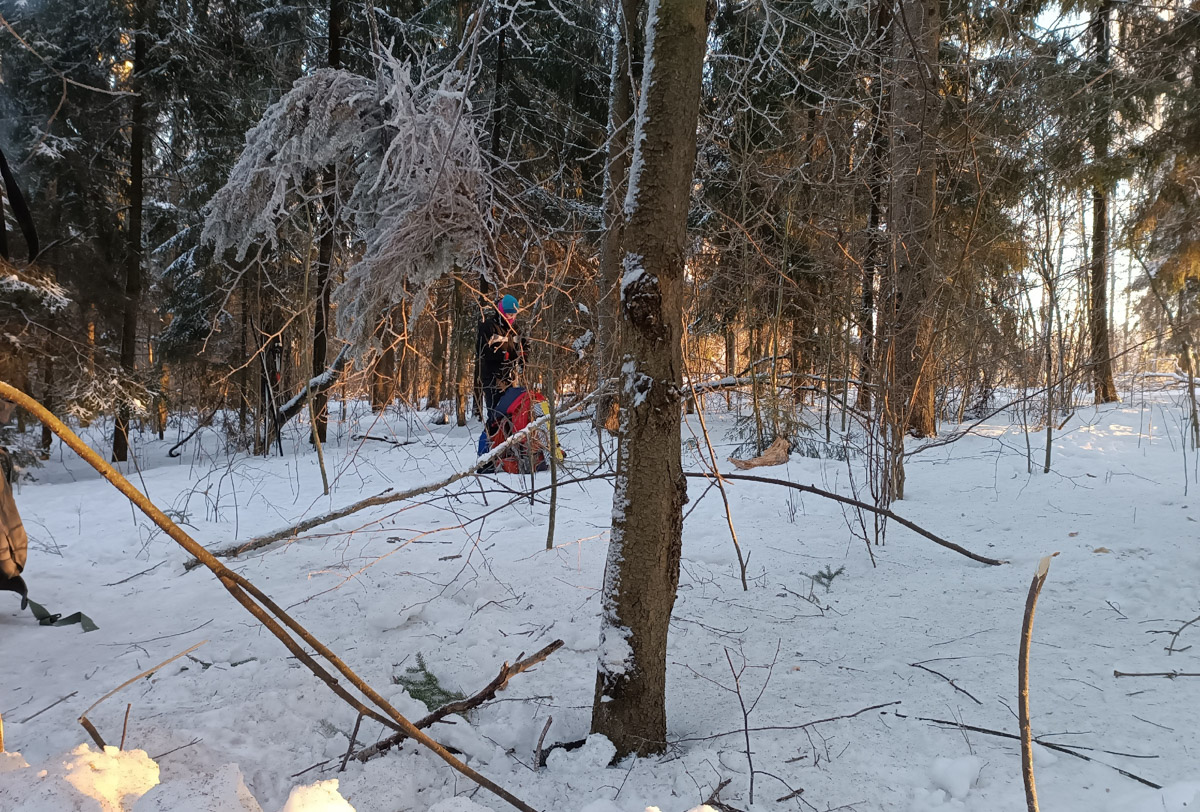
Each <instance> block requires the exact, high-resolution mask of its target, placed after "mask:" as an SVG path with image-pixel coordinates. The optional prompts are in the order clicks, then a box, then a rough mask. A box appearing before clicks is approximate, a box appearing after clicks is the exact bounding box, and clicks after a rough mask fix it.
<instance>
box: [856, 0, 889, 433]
mask: <svg viewBox="0 0 1200 812" xmlns="http://www.w3.org/2000/svg"><path fill="white" fill-rule="evenodd" d="M875 14H876V17H875V38H876V42H879V43H881V48H882V43H884V42H886V35H887V29H888V26H889V25H890V24H891V20H892V8H891V4H890V2H880V3H876V4H875ZM873 57H874V58H875V59H877V60H878V61H877V65H878V71H879V72H878V76H877V82H878V88H879V89H878V92H877V93H876V94H875V100H874V101H875V109H874V114H873V115H872V117H871V126H872V132H871V145H870V147H869V150H870V151H869V152H868V154H867V173H868V180H867V182H868V183H869V184H870V193H871V204H870V209H869V210H868V211H867V248H866V252H865V256H864V257H863V268H862V300H861V302H860V304H859V330H860V331H861V338H862V346H861V347H860V350H859V373H858V379H859V384H858V398H857V402H856V405H857V407H858V408H859V410H861V411H863V412H869V411H870V410H871V386H870V384H871V378H872V375H871V372H872V370H873V369H874V365H875V280H876V279H877V278H878V277H879V276H880V275H881V273H882V269H883V266H884V256H885V249H886V246H885V241H884V236H883V233H882V232H881V231H880V226H881V225H882V220H883V202H884V201H883V196H884V180H885V177H886V162H887V156H886V152H887V136H888V128H887V121H886V116H887V82H885V81H883V74H884V68H885V63H886V58H885V56H884V54H882V53H878V52H874V53H873Z"/></svg>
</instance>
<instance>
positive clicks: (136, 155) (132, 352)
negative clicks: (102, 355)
mask: <svg viewBox="0 0 1200 812" xmlns="http://www.w3.org/2000/svg"><path fill="white" fill-rule="evenodd" d="M145 2H146V0H137V4H136V5H135V6H134V8H133V15H134V20H133V27H134V28H135V29H138V30H137V33H135V34H134V38H133V68H132V69H131V70H130V72H129V78H130V84H131V85H132V90H133V93H131V94H130V97H129V98H130V106H131V112H130V136H129V213H128V220H127V222H128V228H127V231H126V232H125V238H126V253H125V312H124V315H123V318H122V324H121V369H123V370H124V371H125V374H126V375H127V376H129V377H132V376H133V374H134V371H135V370H136V368H137V333H138V311H139V310H140V309H141V304H142V205H143V202H144V200H145V182H144V173H145V164H146V100H145V96H144V95H143V94H142V92H141V91H142V82H141V79H142V75H143V74H144V72H145V70H146V50H147V43H146V34H145V33H143V32H142V31H141V30H140V29H141V27H142V21H143V20H144V19H145V8H144V7H143V4H144V3H145ZM112 458H113V460H114V461H115V462H125V460H127V459H128V458H129V404H128V402H126V401H125V400H122V402H121V403H120V405H118V407H117V418H116V423H115V424H114V426H113V446H112Z"/></svg>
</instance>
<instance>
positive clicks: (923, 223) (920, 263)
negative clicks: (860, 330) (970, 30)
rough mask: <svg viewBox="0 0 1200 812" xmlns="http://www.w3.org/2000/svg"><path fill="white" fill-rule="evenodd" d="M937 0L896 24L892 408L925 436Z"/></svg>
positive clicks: (910, 7) (921, 3)
mask: <svg viewBox="0 0 1200 812" xmlns="http://www.w3.org/2000/svg"><path fill="white" fill-rule="evenodd" d="M940 32H941V16H940V5H939V3H938V2H937V0H913V1H912V2H904V3H901V4H900V6H899V13H898V16H897V19H896V21H895V24H894V25H893V42H894V47H895V51H894V54H895V70H896V75H895V80H894V85H893V87H892V111H891V121H892V127H891V159H892V177H891V194H890V200H889V205H888V231H889V233H890V234H891V236H892V259H891V272H892V284H891V289H890V291H889V294H890V297H891V301H890V302H889V307H888V313H887V315H888V317H889V318H890V319H891V323H890V324H889V331H888V332H889V335H888V339H889V340H890V341H891V342H892V343H893V347H894V355H893V359H894V377H893V378H892V380H891V381H889V384H890V385H891V386H892V387H893V394H892V395H891V398H892V408H893V409H894V410H895V414H896V415H897V416H898V418H899V420H900V421H901V424H900V425H898V426H897V429H898V430H899V431H901V432H903V431H904V430H906V429H907V430H908V431H910V432H912V433H913V434H915V435H917V436H918V437H932V436H933V435H935V434H937V414H936V410H935V403H934V394H935V391H936V388H935V386H934V373H935V369H934V357H933V339H934V308H935V301H934V300H935V295H934V294H935V289H936V285H935V282H934V274H935V269H934V264H933V263H934V228H933V226H934V206H935V202H936V188H937V183H936V157H937V154H936V137H937V131H938V120H939V117H940V110H941V102H940V96H939V93H938V91H939V88H940V84H941V82H940V75H939V70H938V61H937V60H938V43H939V41H940Z"/></svg>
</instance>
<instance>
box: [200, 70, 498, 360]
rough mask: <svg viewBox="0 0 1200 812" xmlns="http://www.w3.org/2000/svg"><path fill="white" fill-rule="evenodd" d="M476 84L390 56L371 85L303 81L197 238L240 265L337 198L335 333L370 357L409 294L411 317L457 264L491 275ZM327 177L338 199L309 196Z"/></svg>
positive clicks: (255, 143)
mask: <svg viewBox="0 0 1200 812" xmlns="http://www.w3.org/2000/svg"><path fill="white" fill-rule="evenodd" d="M418 76H419V77H420V78H418ZM472 79H473V74H472V72H471V71H470V70H467V71H462V70H458V69H456V68H454V67H447V68H443V69H441V70H438V71H432V72H428V73H425V72H422V71H419V70H418V66H414V65H413V64H412V63H411V62H407V61H406V62H401V61H399V60H398V59H396V58H394V57H392V56H390V55H386V54H385V55H381V56H379V57H378V68H377V72H376V75H375V76H374V77H373V78H372V77H365V76H360V75H357V74H354V73H351V72H348V71H345V70H338V69H322V70H317V71H313V72H312V73H310V74H308V75H307V76H304V77H302V78H301V79H299V80H298V81H297V82H296V83H295V85H294V86H293V87H292V89H291V90H290V91H289V92H288V93H287V94H286V95H285V96H284V97H283V98H281V99H280V100H279V101H278V102H277V103H276V104H274V105H272V106H271V107H270V108H269V109H268V110H267V112H266V113H265V114H264V116H263V118H262V120H261V121H260V122H259V123H258V124H257V125H256V126H255V127H254V128H253V129H252V130H251V131H250V132H249V133H248V134H247V135H246V146H245V149H244V150H243V152H242V155H241V157H240V158H239V159H238V161H237V163H236V164H235V165H234V167H233V169H232V170H231V172H230V174H229V180H228V181H227V183H226V184H225V185H224V186H223V187H222V188H221V189H220V190H219V191H218V192H217V193H216V194H215V195H214V196H213V199H212V200H211V201H210V203H209V206H208V209H207V216H206V221H205V224H204V230H203V236H202V240H203V242H205V243H206V244H208V245H209V246H211V248H212V250H213V252H214V255H216V256H218V257H222V256H230V257H231V258H232V260H233V261H234V262H235V263H243V262H245V260H246V259H247V257H248V256H250V255H251V253H252V251H255V252H263V251H264V250H265V251H269V250H271V249H274V248H276V247H277V242H278V240H279V234H280V231H281V229H285V228H286V227H289V226H290V227H293V228H295V227H297V226H298V224H299V222H300V221H301V220H302V219H303V218H304V216H305V215H304V212H305V211H306V208H305V207H306V206H307V205H308V204H310V203H312V202H313V201H315V200H316V199H317V198H318V197H319V196H321V195H327V194H333V195H335V196H336V198H337V200H338V201H339V205H338V218H339V226H340V227H341V228H344V229H346V231H347V234H348V236H349V244H350V245H351V259H350V260H349V261H348V263H347V265H348V267H347V269H346V271H345V279H344V281H343V282H342V283H341V285H340V286H339V287H338V288H337V289H336V290H335V291H334V299H335V301H336V303H337V306H338V327H339V332H340V335H341V337H342V338H343V339H345V340H346V341H347V342H348V344H349V345H351V346H352V347H353V348H354V349H356V350H359V351H361V350H364V349H367V348H369V347H370V346H371V344H372V342H373V341H374V340H375V334H376V329H375V328H376V324H377V323H378V320H379V319H380V318H381V316H382V315H383V314H384V313H386V312H387V311H388V310H389V309H390V308H393V307H395V306H397V305H399V304H400V303H401V302H402V300H403V299H404V297H405V295H406V294H405V291H408V294H407V295H409V296H411V301H410V304H411V307H412V308H413V310H414V311H419V310H420V309H421V307H422V306H423V304H424V300H425V297H426V296H427V294H428V292H429V289H430V288H431V286H432V285H433V283H434V282H435V281H437V280H438V279H439V278H441V277H442V276H444V275H446V274H447V273H449V271H450V270H451V268H452V267H454V266H455V265H457V266H458V267H461V268H464V269H476V270H478V271H480V272H483V271H484V269H485V268H484V265H483V263H482V261H481V258H482V255H483V250H484V248H485V246H486V245H487V244H488V240H489V230H490V216H489V213H488V210H487V207H486V205H485V201H486V200H488V198H489V195H488V183H489V179H488V174H487V167H486V164H485V162H484V160H483V156H482V152H481V149H480V135H479V133H480V130H479V118H478V116H477V115H476V114H475V112H474V110H473V109H472V105H471V102H470V98H469V96H468V91H469V89H470V86H471V83H472ZM322 174H324V176H325V178H327V179H331V181H332V186H333V188H332V189H326V188H320V189H318V188H317V187H318V184H317V182H316V178H318V177H319V176H321V175H322Z"/></svg>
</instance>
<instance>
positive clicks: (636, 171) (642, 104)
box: [625, 0, 658, 217]
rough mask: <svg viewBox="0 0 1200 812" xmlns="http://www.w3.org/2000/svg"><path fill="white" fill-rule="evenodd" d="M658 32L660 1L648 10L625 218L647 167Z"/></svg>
mask: <svg viewBox="0 0 1200 812" xmlns="http://www.w3.org/2000/svg"><path fill="white" fill-rule="evenodd" d="M657 31H658V0H650V7H649V8H648V9H647V10H646V51H645V56H644V58H643V62H642V89H641V95H640V96H639V97H638V109H637V116H636V118H635V119H634V125H633V143H632V145H631V146H632V147H633V159H632V160H631V161H630V164H629V186H628V187H627V188H626V189H625V216H626V217H629V216H630V215H632V214H633V211H634V209H636V208H637V204H638V193H639V192H640V191H641V182H642V167H643V166H644V165H645V162H646V160H645V154H644V153H645V146H646V122H647V121H648V120H649V114H648V110H649V99H650V88H651V87H652V86H653V85H654V39H655V34H656V33H657Z"/></svg>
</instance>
